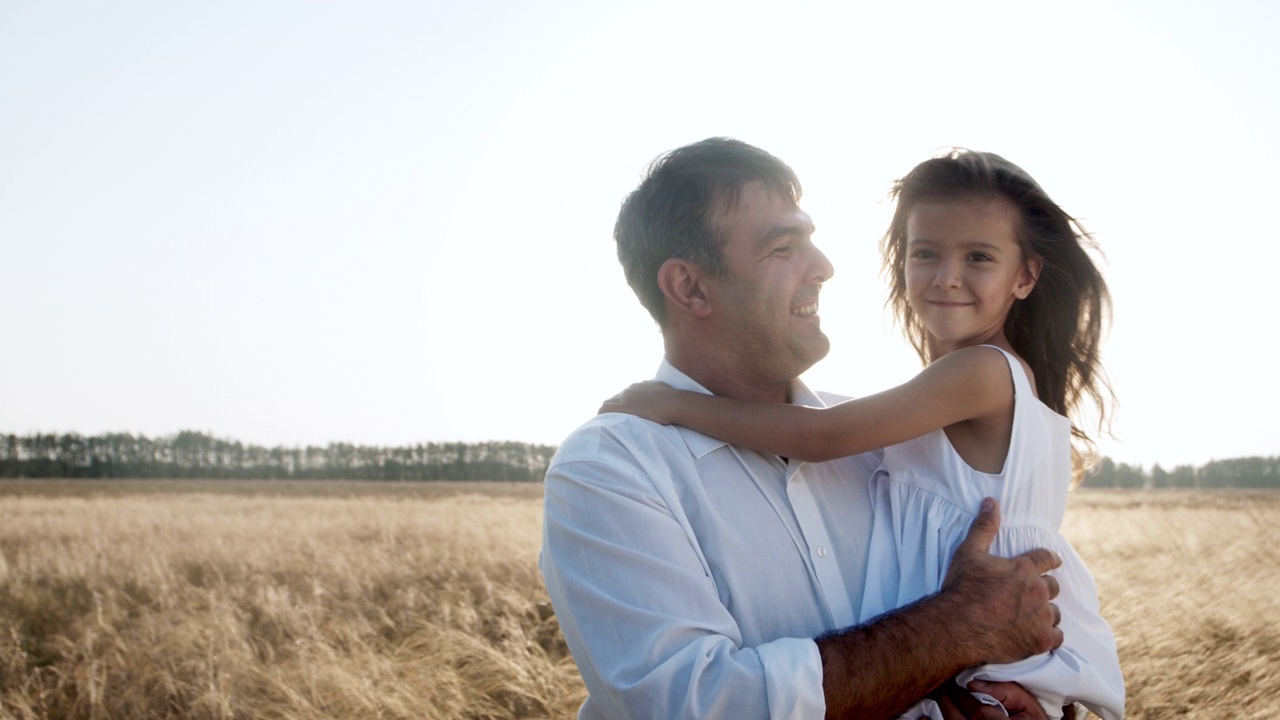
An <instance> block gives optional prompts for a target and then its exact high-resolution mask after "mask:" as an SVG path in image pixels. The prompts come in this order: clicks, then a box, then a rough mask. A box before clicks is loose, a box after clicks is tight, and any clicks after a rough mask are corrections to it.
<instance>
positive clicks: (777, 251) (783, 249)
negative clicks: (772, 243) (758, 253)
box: [773, 245, 791, 255]
mask: <svg viewBox="0 0 1280 720" xmlns="http://www.w3.org/2000/svg"><path fill="white" fill-rule="evenodd" d="M789 252H791V246H790V245H779V246H778V247H776V248H774V249H773V254H774V255H786V254H787V253H789Z"/></svg>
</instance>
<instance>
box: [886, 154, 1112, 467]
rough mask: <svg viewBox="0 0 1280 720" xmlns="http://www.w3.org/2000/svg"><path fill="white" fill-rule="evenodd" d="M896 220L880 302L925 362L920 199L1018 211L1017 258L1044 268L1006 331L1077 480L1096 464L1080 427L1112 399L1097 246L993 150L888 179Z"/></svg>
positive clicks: (1104, 419)
mask: <svg viewBox="0 0 1280 720" xmlns="http://www.w3.org/2000/svg"><path fill="white" fill-rule="evenodd" d="M889 195H890V198H891V199H893V200H894V201H896V203H897V207H896V208H895V209H894V213H893V220H892V222H891V223H890V225H889V230H888V231H887V232H886V233H885V235H884V238H883V239H882V240H881V243H880V250H881V253H882V255H883V258H884V266H883V273H884V275H885V277H886V279H887V280H888V281H889V300H888V302H887V303H886V304H887V305H888V306H889V307H890V308H891V309H892V310H893V314H894V319H895V321H896V322H897V324H898V325H899V326H900V327H901V328H902V331H903V333H904V334H905V335H906V336H907V339H908V340H909V341H910V342H911V345H912V346H913V347H914V348H915V349H916V352H917V353H919V355H920V359H921V360H922V361H923V362H925V363H928V362H929V361H930V358H929V357H928V353H927V349H926V342H925V341H926V337H927V330H926V329H925V326H924V323H923V321H921V319H920V318H919V316H917V315H916V314H915V312H914V311H913V310H912V309H911V305H910V303H909V302H908V301H907V283H906V260H907V219H908V218H909V217H910V215H911V211H912V210H913V209H914V208H915V206H916V205H917V204H918V203H921V202H939V201H950V200H959V199H966V198H979V199H981V198H986V197H990V198H995V197H1002V198H1005V199H1007V200H1009V201H1010V202H1012V203H1013V205H1014V206H1015V207H1016V208H1017V210H1018V216H1019V218H1020V223H1019V227H1018V244H1019V246H1020V247H1021V249H1022V254H1023V259H1024V261H1025V260H1026V259H1029V258H1037V259H1039V261H1040V263H1041V270H1040V275H1039V277H1038V278H1037V280H1036V284H1035V287H1034V288H1033V289H1032V291H1031V294H1030V295H1029V296H1028V297H1027V298H1026V299H1025V300H1019V301H1016V302H1014V304H1013V307H1012V308H1011V309H1010V310H1009V315H1008V317H1007V318H1005V322H1004V333H1005V336H1006V337H1007V338H1008V340H1009V343H1010V344H1011V345H1012V346H1013V349H1014V350H1015V351H1016V352H1017V353H1018V355H1020V356H1022V358H1023V359H1024V360H1026V361H1027V363H1028V364H1029V365H1030V366H1031V370H1032V372H1033V373H1034V374H1035V378H1036V391H1037V393H1038V394H1039V396H1040V400H1041V401H1042V402H1044V404H1045V405H1048V406H1049V407H1050V408H1052V409H1053V410H1054V411H1056V412H1058V413H1060V414H1062V415H1066V416H1067V417H1069V418H1071V434H1072V438H1073V443H1072V446H1073V447H1072V461H1073V466H1074V470H1075V473H1074V474H1075V480H1076V482H1077V483H1078V482H1079V480H1080V478H1081V477H1082V475H1083V472H1084V470H1085V469H1086V468H1087V467H1088V466H1089V465H1091V464H1093V462H1094V461H1096V459H1097V450H1096V448H1097V446H1096V444H1095V443H1094V439H1093V438H1092V437H1091V436H1090V435H1089V434H1088V433H1086V432H1085V431H1084V430H1083V429H1082V427H1081V426H1082V424H1084V422H1085V418H1084V417H1083V416H1084V415H1085V412H1086V408H1087V406H1089V405H1091V406H1092V408H1091V409H1092V410H1093V412H1094V415H1095V417H1094V418H1093V419H1095V420H1096V422H1097V430H1098V432H1099V433H1107V432H1109V429H1110V413H1111V408H1112V406H1113V404H1114V403H1115V394H1114V393H1113V392H1112V390H1111V385H1110V383H1109V382H1108V380H1107V376H1106V373H1105V371H1104V370H1103V368H1102V361H1101V357H1100V354H1099V342H1100V340H1101V336H1102V332H1103V324H1104V323H1105V322H1109V321H1110V316H1111V294H1110V293H1109V292H1108V291H1107V283H1106V281H1105V280H1104V279H1103V277H1102V273H1101V272H1099V271H1098V268H1097V267H1096V266H1095V265H1094V263H1093V260H1092V259H1091V258H1090V256H1089V252H1090V251H1095V252H1096V251H1097V245H1096V244H1095V243H1094V241H1093V238H1092V237H1091V236H1090V235H1089V233H1088V232H1086V231H1085V229H1084V228H1083V227H1082V226H1081V225H1080V223H1079V222H1078V221H1077V220H1076V219H1075V218H1073V217H1071V216H1070V215H1068V214H1067V213H1066V212H1065V211H1063V209H1062V208H1060V207H1058V204H1057V203H1055V202H1054V201H1053V200H1051V199H1050V198H1049V196H1048V194H1047V193H1045V191H1044V190H1043V189H1042V188H1041V187H1040V185H1039V184H1038V183H1036V181H1035V180H1034V179H1032V178H1031V176H1030V175H1028V174H1027V172H1026V171H1025V170H1023V169H1022V168H1020V167H1018V166H1017V165H1014V164H1013V163H1011V162H1009V161H1008V160H1005V159H1004V158H1002V157H1000V156H999V155H996V154H994V153H986V152H975V151H971V150H964V149H953V150H950V151H948V152H947V153H945V154H943V155H940V156H938V157H935V158H933V159H930V160H926V161H924V162H922V163H920V164H919V165H917V166H916V167H915V168H913V169H912V170H911V172H909V173H907V174H906V176H905V177H903V178H902V179H900V180H898V181H897V182H895V183H894V185H893V188H892V190H891V191H890V193H889Z"/></svg>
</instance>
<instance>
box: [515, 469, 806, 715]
mask: <svg viewBox="0 0 1280 720" xmlns="http://www.w3.org/2000/svg"><path fill="white" fill-rule="evenodd" d="M544 496H545V517H544V521H543V547H542V554H541V557H540V560H539V565H540V567H541V569H542V573H543V578H544V580H545V582H546V586H547V592H548V594H549V595H550V597H551V601H552V604H553V606H554V607H555V610H556V617H557V619H558V620H559V622H560V627H561V630H562V631H563V633H564V636H565V640H566V642H567V643H568V645H569V648H570V650H571V652H572V653H573V657H574V660H575V661H576V663H577V665H578V668H579V670H580V671H581V673H582V677H583V680H584V681H585V683H586V686H587V690H588V692H589V694H590V698H589V700H588V702H587V705H586V706H584V712H583V714H582V717H590V718H594V717H609V718H654V717H663V718H705V717H731V718H743V719H747V720H749V719H751V718H800V719H804V718H814V719H815V720H817V719H818V718H822V717H823V715H824V713H825V702H824V699H823V694H822V666H821V659H820V657H819V655H818V648H817V644H816V643H815V642H814V641H813V640H812V639H811V638H783V639H779V640H775V641H772V642H769V643H765V644H763V645H759V646H756V647H743V642H742V633H741V632H740V630H739V628H738V625H737V623H736V622H735V620H734V618H733V616H732V615H731V614H730V612H729V610H728V609H727V608H726V607H725V605H724V604H723V603H722V601H721V599H720V597H719V595H718V594H717V590H716V586H715V583H714V581H713V579H712V577H711V575H710V572H709V568H708V567H707V564H706V563H707V561H706V559H705V558H704V557H703V555H702V553H701V551H700V550H699V548H698V547H697V543H696V539H695V537H694V536H693V533H692V531H691V530H690V529H689V527H688V525H687V523H686V522H685V521H684V520H683V518H682V517H681V516H680V514H679V513H675V512H673V511H672V509H671V507H670V506H669V504H668V502H667V501H666V500H665V499H664V498H663V496H662V493H661V492H659V491H658V490H657V488H656V487H655V485H654V483H653V479H652V478H651V477H649V476H648V471H643V470H641V469H640V468H639V467H638V466H636V467H628V466H626V464H625V463H618V462H604V461H596V460H580V461H573V462H564V463H560V464H555V465H553V467H552V469H551V471H550V472H549V473H548V475H547V479H546V485H545V489H544Z"/></svg>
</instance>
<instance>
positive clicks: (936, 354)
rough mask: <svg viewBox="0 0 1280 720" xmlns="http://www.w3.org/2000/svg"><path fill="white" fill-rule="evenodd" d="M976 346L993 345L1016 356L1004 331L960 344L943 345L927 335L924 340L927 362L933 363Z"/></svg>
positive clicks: (1000, 330) (931, 335)
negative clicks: (927, 356)
mask: <svg viewBox="0 0 1280 720" xmlns="http://www.w3.org/2000/svg"><path fill="white" fill-rule="evenodd" d="M978 345H994V346H996V347H998V348H1000V349H1001V350H1004V351H1006V352H1010V353H1013V354H1014V355H1017V354H1018V353H1017V351H1016V350H1014V349H1013V345H1011V344H1009V339H1008V338H1006V337H1005V336H1004V329H1003V328H1002V329H999V330H996V331H995V332H994V333H992V334H990V335H987V336H985V337H979V338H973V339H970V340H966V341H964V342H961V343H943V342H942V341H940V340H938V338H936V337H934V336H933V333H929V334H928V335H927V337H926V339H925V350H926V351H928V354H929V362H931V363H932V362H934V361H935V360H937V359H938V358H940V357H943V356H945V355H948V354H950V353H953V352H955V351H956V350H961V349H963V348H967V347H977V346H978Z"/></svg>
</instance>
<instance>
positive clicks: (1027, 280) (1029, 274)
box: [1013, 257, 1044, 300]
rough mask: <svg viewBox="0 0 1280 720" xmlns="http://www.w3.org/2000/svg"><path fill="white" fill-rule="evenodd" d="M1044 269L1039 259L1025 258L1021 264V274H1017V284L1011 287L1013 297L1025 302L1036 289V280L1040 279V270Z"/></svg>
mask: <svg viewBox="0 0 1280 720" xmlns="http://www.w3.org/2000/svg"><path fill="white" fill-rule="evenodd" d="M1043 267H1044V263H1042V262H1041V261H1040V258H1034V257H1033V258H1027V261H1026V262H1025V263H1023V264H1022V272H1020V273H1018V283H1017V284H1016V285H1014V286H1013V296H1014V297H1016V298H1018V299H1019V300H1026V299H1027V296H1028V295H1030V294H1031V291H1032V290H1034V289H1035V287H1036V280H1039V279H1040V270H1041V268H1043Z"/></svg>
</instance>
